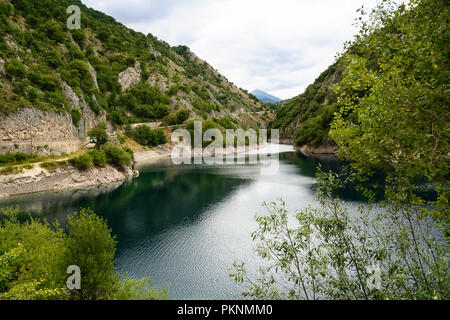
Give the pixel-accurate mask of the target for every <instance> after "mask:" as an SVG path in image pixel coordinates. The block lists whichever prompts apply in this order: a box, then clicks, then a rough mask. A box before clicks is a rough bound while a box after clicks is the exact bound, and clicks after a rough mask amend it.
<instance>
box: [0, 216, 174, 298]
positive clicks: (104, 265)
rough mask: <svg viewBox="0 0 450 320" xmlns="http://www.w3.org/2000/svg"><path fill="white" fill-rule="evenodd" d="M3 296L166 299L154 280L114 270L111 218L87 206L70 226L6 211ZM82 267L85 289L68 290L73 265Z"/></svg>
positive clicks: (0, 249)
mask: <svg viewBox="0 0 450 320" xmlns="http://www.w3.org/2000/svg"><path fill="white" fill-rule="evenodd" d="M0 217H1V219H0V300H67V299H78V300H88V299H105V300H106V299H108V300H109V299H112V300H144V299H145V300H147V299H149V300H163V299H167V291H166V290H161V291H160V290H158V289H157V288H156V287H150V286H149V283H150V280H149V279H142V280H136V279H130V278H125V279H120V278H119V277H118V276H117V275H116V273H115V271H114V254H115V251H116V239H115V237H114V236H113V235H112V233H111V229H110V228H108V225H107V223H106V221H105V220H104V219H102V218H100V217H98V216H96V215H95V214H94V213H93V212H92V211H91V210H86V209H82V210H81V212H80V213H79V214H75V215H74V216H72V217H70V218H69V221H68V225H67V228H66V230H64V229H63V228H62V227H61V226H60V225H59V224H57V223H55V224H54V225H50V224H49V223H48V222H46V221H40V220H39V219H28V220H27V221H23V219H19V212H18V210H14V209H12V208H9V209H5V210H1V211H0ZM69 265H77V266H79V267H80V271H81V275H82V280H81V281H82V283H81V290H72V291H68V290H67V285H66V280H67V277H68V274H67V272H66V271H67V266H69Z"/></svg>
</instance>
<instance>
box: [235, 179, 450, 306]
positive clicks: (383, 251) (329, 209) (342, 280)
mask: <svg viewBox="0 0 450 320" xmlns="http://www.w3.org/2000/svg"><path fill="white" fill-rule="evenodd" d="M317 184H318V189H317V200H318V202H319V204H320V206H319V207H318V208H317V207H314V208H313V207H309V208H306V209H303V210H299V211H297V212H296V215H295V216H296V220H297V223H298V227H292V226H293V224H292V223H290V221H289V212H288V210H287V208H286V205H285V203H284V202H283V201H280V202H278V203H275V202H272V203H269V204H267V203H265V204H264V206H265V207H266V209H267V211H268V214H267V215H263V216H257V217H256V221H257V223H258V229H257V230H256V231H255V232H253V233H252V238H253V240H254V242H255V243H256V246H255V250H256V252H257V253H258V255H259V256H260V257H261V258H263V259H264V260H265V263H264V266H263V267H260V268H259V275H258V277H257V278H256V279H255V278H254V277H250V276H249V275H248V274H247V270H246V269H245V264H244V263H238V262H235V263H234V264H233V267H232V268H230V269H231V274H230V276H231V278H232V279H233V280H235V281H237V282H238V283H242V282H245V283H246V284H248V290H247V291H246V292H244V293H243V294H244V296H247V297H252V298H256V299H299V300H303V299H306V300H316V299H344V300H349V299H350V300H360V299H363V300H368V299H443V300H445V299H449V298H450V276H449V275H448V268H449V261H448V257H446V255H445V252H448V249H449V247H448V244H447V243H445V242H444V243H442V241H440V240H439V236H438V235H432V234H431V233H429V232H427V227H429V226H430V222H429V221H428V220H427V219H426V218H424V217H423V215H421V213H420V211H419V210H417V209H416V208H415V207H413V206H410V207H408V206H397V207H394V206H390V205H387V204H386V205H385V206H384V209H385V213H384V214H379V213H377V212H375V210H373V209H372V206H370V205H368V206H366V207H360V208H359V213H358V215H357V216H355V215H354V214H350V213H349V212H348V211H347V209H346V208H345V207H344V205H343V203H342V201H341V200H340V199H339V197H338V196H337V194H338V193H337V192H338V191H339V190H340V189H341V188H342V187H343V186H344V184H343V182H342V180H341V179H340V178H339V177H338V176H336V175H334V174H332V173H319V174H318V177H317ZM376 277H378V279H376ZM374 280H375V281H374Z"/></svg>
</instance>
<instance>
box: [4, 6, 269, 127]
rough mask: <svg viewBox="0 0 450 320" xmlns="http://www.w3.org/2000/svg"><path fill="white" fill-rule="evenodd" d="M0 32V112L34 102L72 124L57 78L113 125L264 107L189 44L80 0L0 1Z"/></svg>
mask: <svg viewBox="0 0 450 320" xmlns="http://www.w3.org/2000/svg"><path fill="white" fill-rule="evenodd" d="M71 4H75V5H78V6H80V8H81V11H82V16H81V27H82V28H81V29H80V30H69V29H68V28H67V25H66V22H67V18H68V17H69V14H67V12H66V10H67V7H68V6H69V5H71ZM0 38H1V39H2V40H1V41H0V96H1V97H2V98H1V101H0V112H1V113H3V114H10V113H13V112H15V111H17V110H19V109H21V108H25V107H34V108H38V109H41V110H47V111H52V112H58V113H66V112H67V113H70V114H71V115H72V119H73V121H74V124H77V122H78V121H79V119H80V117H81V115H80V112H79V110H76V109H75V108H74V107H73V106H72V105H71V104H70V103H69V102H68V101H67V100H66V97H65V96H64V94H63V92H62V89H61V86H62V83H63V82H64V83H66V84H68V85H69V86H70V87H71V88H72V89H73V91H74V92H75V93H76V95H77V96H78V97H79V98H84V100H85V101H86V102H87V103H88V104H89V106H90V108H91V109H92V110H93V111H94V112H95V113H97V114H98V113H100V112H102V110H105V111H106V114H107V119H108V120H109V121H110V122H111V123H113V124H116V125H125V124H129V123H136V122H145V121H157V120H165V121H166V122H167V123H168V124H174V122H182V121H184V120H186V117H185V116H182V117H180V116H174V114H176V113H177V112H181V114H186V113H187V111H189V113H188V114H189V117H190V118H195V117H199V118H204V119H207V118H212V117H221V116H223V115H226V114H228V115H233V114H237V113H247V112H253V111H261V110H262V108H263V106H262V104H260V103H259V102H258V101H255V100H254V99H252V98H251V97H250V96H249V94H248V93H247V92H246V91H244V90H242V89H239V88H237V87H236V86H235V85H233V84H232V83H230V82H229V81H228V80H227V79H226V78H225V77H224V76H222V75H221V74H219V73H218V72H217V71H216V70H215V69H214V68H213V67H211V66H210V65H209V64H208V63H206V62H205V61H203V60H201V59H200V58H198V57H197V56H196V55H195V54H193V53H192V52H191V51H190V50H189V48H187V47H185V46H179V47H171V46H170V45H168V44H167V43H165V42H164V41H161V40H158V38H157V37H155V36H153V35H151V34H148V35H144V34H142V33H138V32H135V31H133V30H131V29H129V28H126V27H125V26H123V25H122V24H120V23H118V22H116V21H115V20H114V19H113V18H111V17H109V16H107V15H105V14H103V13H100V12H98V11H95V10H92V9H89V8H87V7H86V6H84V5H83V4H82V3H81V2H80V1H75V0H74V1H68V0H62V1H61V0H0ZM124 72H125V73H124ZM121 73H122V77H123V78H124V79H125V80H124V81H125V82H126V83H127V85H126V86H122V85H121V83H119V75H120V74H121ZM127 76H129V79H126V78H127Z"/></svg>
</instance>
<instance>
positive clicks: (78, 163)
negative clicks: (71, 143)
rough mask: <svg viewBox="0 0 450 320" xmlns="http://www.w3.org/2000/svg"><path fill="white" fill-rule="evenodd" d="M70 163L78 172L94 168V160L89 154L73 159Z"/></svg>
mask: <svg viewBox="0 0 450 320" xmlns="http://www.w3.org/2000/svg"><path fill="white" fill-rule="evenodd" d="M69 163H70V164H71V165H73V166H74V167H75V168H77V169H78V170H87V169H89V168H92V167H93V166H94V160H93V159H92V157H91V156H90V155H89V154H88V153H83V154H81V155H79V156H77V157H74V158H71V159H70V160H69Z"/></svg>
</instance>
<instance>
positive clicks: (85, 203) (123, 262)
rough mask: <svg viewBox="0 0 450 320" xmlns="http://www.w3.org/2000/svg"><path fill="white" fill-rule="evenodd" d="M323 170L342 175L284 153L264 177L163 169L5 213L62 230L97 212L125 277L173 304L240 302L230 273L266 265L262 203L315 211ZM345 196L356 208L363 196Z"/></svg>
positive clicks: (243, 171) (32, 201)
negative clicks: (241, 265) (258, 243)
mask: <svg viewBox="0 0 450 320" xmlns="http://www.w3.org/2000/svg"><path fill="white" fill-rule="evenodd" d="M319 163H321V164H322V166H323V168H324V169H325V170H329V169H331V170H334V171H339V170H341V168H342V164H341V163H340V162H339V161H337V159H335V158H333V157H320V158H317V157H316V158H312V157H305V156H303V155H301V154H299V153H296V152H283V153H281V154H280V159H279V164H280V168H279V171H278V174H277V175H273V176H264V175H261V170H260V169H261V168H260V165H231V166H230V165H216V166H206V165H201V166H195V165H183V166H172V165H171V164H170V163H163V164H161V163H159V164H157V165H153V166H151V167H148V168H146V169H143V170H141V175H140V177H139V178H137V179H135V180H133V181H131V182H129V183H125V184H122V185H120V186H117V185H116V186H110V187H109V188H96V189H93V190H84V191H66V192H62V193H45V194H37V195H32V196H25V197H15V198H11V199H8V200H3V201H0V207H5V206H8V205H18V206H19V208H20V209H21V210H22V211H23V212H31V213H32V214H34V215H39V216H45V217H47V218H48V219H49V220H52V219H56V218H57V219H58V220H60V221H61V222H63V223H64V220H65V218H66V217H67V215H68V214H70V213H72V212H74V211H76V210H79V208H80V207H89V208H92V209H93V210H94V211H95V212H96V213H97V214H99V215H101V216H103V217H105V218H106V219H107V221H108V224H109V226H110V227H111V228H112V230H113V233H114V234H115V235H116V236H117V239H118V250H117V266H116V267H117V269H118V270H119V271H120V272H122V273H127V274H129V275H131V276H133V277H144V276H148V277H151V278H153V279H154V281H155V283H156V284H158V285H161V286H164V285H168V286H169V287H170V296H171V298H174V299H190V298H199V299H203V298H205V299H206V298H209V299H239V298H241V296H240V293H241V292H242V287H240V286H239V285H237V284H235V283H233V282H232V281H230V279H229V278H228V276H227V274H228V270H227V267H228V266H230V265H231V264H232V262H233V261H234V260H242V259H245V260H246V261H247V262H248V263H247V266H248V268H249V269H250V270H254V269H255V268H256V267H257V266H258V265H259V264H260V263H261V261H260V260H259V258H258V257H257V256H256V255H255V254H254V252H253V250H252V241H251V237H250V233H251V231H253V230H254V229H255V228H256V223H255V222H254V214H255V213H263V209H262V208H261V203H262V202H263V201H272V200H276V199H277V198H279V197H283V199H284V200H285V201H286V202H287V204H288V206H289V209H291V210H292V212H294V210H295V209H298V208H302V207H305V206H306V205H308V204H310V203H311V202H312V201H313V198H314V182H315V180H314V175H315V172H316V167H317V165H318V164H319ZM346 197H347V198H348V203H349V205H352V204H351V203H352V202H355V201H356V202H355V203H354V205H355V206H356V205H357V203H358V202H357V201H358V198H357V197H355V196H354V195H352V194H347V195H346Z"/></svg>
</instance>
